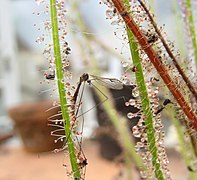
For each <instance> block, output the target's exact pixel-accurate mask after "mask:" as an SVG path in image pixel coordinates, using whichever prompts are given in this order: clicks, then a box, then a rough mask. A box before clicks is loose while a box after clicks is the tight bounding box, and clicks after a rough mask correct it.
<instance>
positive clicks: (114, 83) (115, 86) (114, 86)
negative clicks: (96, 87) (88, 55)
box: [90, 75, 124, 90]
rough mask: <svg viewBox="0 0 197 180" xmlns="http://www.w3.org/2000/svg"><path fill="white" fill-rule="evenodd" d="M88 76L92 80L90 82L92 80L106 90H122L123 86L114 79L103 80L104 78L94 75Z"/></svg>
mask: <svg viewBox="0 0 197 180" xmlns="http://www.w3.org/2000/svg"><path fill="white" fill-rule="evenodd" d="M90 76H91V77H92V78H93V79H91V80H94V81H96V82H97V83H98V84H100V85H102V86H105V87H107V88H110V89H117V90H120V89H123V87H124V84H123V83H122V82H121V81H120V80H118V79H115V78H104V77H98V76H94V75H90Z"/></svg>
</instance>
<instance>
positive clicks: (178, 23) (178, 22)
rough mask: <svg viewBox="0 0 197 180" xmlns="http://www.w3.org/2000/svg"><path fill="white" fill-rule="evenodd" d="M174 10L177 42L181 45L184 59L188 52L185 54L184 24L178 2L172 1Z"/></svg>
mask: <svg viewBox="0 0 197 180" xmlns="http://www.w3.org/2000/svg"><path fill="white" fill-rule="evenodd" d="M172 10H173V13H174V16H175V20H174V21H175V23H176V32H177V41H178V44H179V49H180V53H181V55H182V57H184V58H185V57H186V52H185V48H184V46H185V45H184V40H183V32H181V29H182V24H181V20H180V15H179V13H178V7H177V1H176V0H173V1H172Z"/></svg>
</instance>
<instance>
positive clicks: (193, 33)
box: [186, 0, 197, 68]
mask: <svg viewBox="0 0 197 180" xmlns="http://www.w3.org/2000/svg"><path fill="white" fill-rule="evenodd" d="M186 5H187V12H188V15H189V17H188V19H189V28H190V33H191V38H192V45H193V48H194V58H195V63H196V68H197V41H196V31H195V25H194V18H193V14H192V4H191V0H187V1H186Z"/></svg>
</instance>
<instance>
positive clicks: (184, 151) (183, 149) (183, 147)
mask: <svg viewBox="0 0 197 180" xmlns="http://www.w3.org/2000/svg"><path fill="white" fill-rule="evenodd" d="M174 112H175V111H174V109H172V110H171V111H170V113H168V114H169V116H170V119H171V120H172V122H173V125H174V126H175V128H176V131H177V137H178V141H179V146H180V153H181V156H182V158H183V160H184V161H185V164H186V166H187V167H190V166H191V165H192V161H193V160H194V159H195V155H194V154H195V152H193V147H192V145H191V143H190V142H187V143H186V142H185V138H184V137H185V131H184V130H183V126H182V125H181V123H180V122H179V121H177V119H176V118H175V113H174ZM188 144H189V147H188ZM189 154H190V156H192V158H191V157H189V156H188V155H189ZM189 178H190V180H196V179H197V174H196V173H194V172H191V171H189Z"/></svg>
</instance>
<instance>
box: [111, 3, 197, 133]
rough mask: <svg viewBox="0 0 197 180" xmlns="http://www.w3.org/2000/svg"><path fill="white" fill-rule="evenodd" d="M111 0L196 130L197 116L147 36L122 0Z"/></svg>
mask: <svg viewBox="0 0 197 180" xmlns="http://www.w3.org/2000/svg"><path fill="white" fill-rule="evenodd" d="M112 2H113V3H114V6H115V7H116V9H117V11H118V12H119V13H120V15H121V16H122V18H123V19H124V21H125V23H126V24H127V27H128V28H129V29H130V30H131V31H132V33H133V35H134V36H135V38H136V39H137V40H138V43H139V44H140V46H141V47H142V49H143V50H144V51H145V53H146V54H147V56H148V57H149V59H150V61H151V62H152V63H153V65H154V66H155V68H156V70H157V71H158V73H159V74H160V76H161V78H162V79H163V81H164V83H165V84H166V85H167V87H168V89H169V90H170V92H171V93H172V94H173V96H174V98H175V99H176V101H177V102H178V104H179V105H180V107H181V109H182V110H183V112H184V113H185V114H186V116H187V117H188V119H189V120H190V122H191V123H192V124H193V126H194V128H195V129H196V130H197V117H196V116H195V114H194V112H193V111H192V109H191V107H190V106H189V105H188V103H187V102H186V100H185V98H184V96H183V95H182V93H181V92H180V91H179V89H178V87H177V85H176V84H175V83H174V82H173V80H172V78H171V77H170V75H169V74H168V71H167V69H166V68H165V66H164V64H163V63H162V61H161V59H160V58H159V57H158V56H157V54H156V52H155V51H154V50H153V48H152V47H151V45H150V44H149V43H148V41H147V38H146V37H145V36H144V35H143V33H142V32H141V31H140V29H139V27H138V26H137V25H136V23H135V22H134V20H133V19H132V16H131V15H130V14H129V13H128V12H127V10H126V8H125V7H124V5H123V3H122V1H120V0H112Z"/></svg>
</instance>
